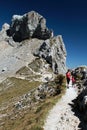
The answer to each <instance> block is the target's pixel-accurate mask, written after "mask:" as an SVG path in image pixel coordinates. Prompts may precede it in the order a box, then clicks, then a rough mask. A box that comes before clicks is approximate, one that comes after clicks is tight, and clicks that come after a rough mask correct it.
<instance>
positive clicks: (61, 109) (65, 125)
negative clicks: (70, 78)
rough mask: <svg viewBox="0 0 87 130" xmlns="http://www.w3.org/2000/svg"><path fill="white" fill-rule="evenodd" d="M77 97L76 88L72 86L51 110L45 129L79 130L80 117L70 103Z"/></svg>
mask: <svg viewBox="0 0 87 130" xmlns="http://www.w3.org/2000/svg"><path fill="white" fill-rule="evenodd" d="M76 97H77V91H76V88H73V87H70V88H69V89H67V90H66V93H65V95H64V96H63V97H62V98H61V99H60V101H58V103H57V104H56V105H55V106H54V107H53V109H52V110H51V111H50V112H49V114H48V116H47V119H46V121H45V124H44V127H43V128H44V130H78V129H79V128H78V125H79V123H80V121H79V118H77V117H76V116H75V115H74V112H73V111H72V108H71V106H70V105H69V104H73V102H72V100H73V99H75V98H76Z"/></svg>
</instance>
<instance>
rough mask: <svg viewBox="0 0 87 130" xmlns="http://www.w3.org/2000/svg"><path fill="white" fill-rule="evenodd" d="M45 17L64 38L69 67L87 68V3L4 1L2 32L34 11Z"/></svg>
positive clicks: (1, 6)
mask: <svg viewBox="0 0 87 130" xmlns="http://www.w3.org/2000/svg"><path fill="white" fill-rule="evenodd" d="M32 10H34V11H36V12H38V13H39V14H41V15H43V16H44V17H45V18H46V21H47V27H48V28H49V29H53V31H54V35H55V36H56V35H62V37H63V41H64V43H65V47H66V50H67V60H66V64H67V66H68V67H69V68H74V67H77V66H81V65H87V53H86V52H87V51H86V50H87V1H86V0H69V1H67V0H43V1H42V0H7V1H5V0H1V1H0V29H1V27H2V25H3V24H4V23H8V24H10V23H11V19H12V16H13V15H14V14H18V15H23V14H25V13H27V12H30V11H32Z"/></svg>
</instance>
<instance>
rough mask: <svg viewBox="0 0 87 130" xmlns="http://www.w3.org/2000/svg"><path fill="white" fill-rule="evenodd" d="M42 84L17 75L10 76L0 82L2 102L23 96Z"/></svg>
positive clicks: (0, 101) (0, 100)
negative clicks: (16, 76)
mask: <svg viewBox="0 0 87 130" xmlns="http://www.w3.org/2000/svg"><path fill="white" fill-rule="evenodd" d="M40 84H41V83H40V82H38V81H33V82H30V81H28V80H23V79H19V78H15V77H11V78H8V79H6V80H5V81H3V82H2V83H1V84H0V89H1V91H0V104H1V103H3V102H6V101H10V100H11V99H13V98H15V97H19V96H22V95H23V94H26V93H28V92H29V91H30V90H32V89H33V88H36V87H38V86H39V85H40Z"/></svg>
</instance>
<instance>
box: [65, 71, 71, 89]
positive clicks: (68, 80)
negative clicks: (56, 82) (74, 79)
mask: <svg viewBox="0 0 87 130" xmlns="http://www.w3.org/2000/svg"><path fill="white" fill-rule="evenodd" d="M66 80H67V87H69V84H70V80H71V71H70V70H69V69H68V71H67V73H66Z"/></svg>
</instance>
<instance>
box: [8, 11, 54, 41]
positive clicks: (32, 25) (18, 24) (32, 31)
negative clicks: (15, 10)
mask: <svg viewBox="0 0 87 130" xmlns="http://www.w3.org/2000/svg"><path fill="white" fill-rule="evenodd" d="M7 34H8V36H11V37H13V39H14V41H17V42H21V41H22V40H25V39H29V38H39V39H43V40H46V39H49V38H50V37H51V35H52V31H51V30H48V28H47V27H46V19H45V18H44V17H43V16H41V15H40V14H38V13H37V12H35V11H31V12H29V13H27V14H24V15H23V16H20V15H14V16H13V18H12V23H11V25H10V28H9V29H8V30H7Z"/></svg>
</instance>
